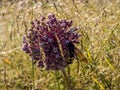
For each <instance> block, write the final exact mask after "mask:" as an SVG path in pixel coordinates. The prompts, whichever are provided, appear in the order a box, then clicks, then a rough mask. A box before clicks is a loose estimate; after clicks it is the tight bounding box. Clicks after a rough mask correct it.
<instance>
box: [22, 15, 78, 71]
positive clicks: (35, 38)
mask: <svg viewBox="0 0 120 90" xmlns="http://www.w3.org/2000/svg"><path fill="white" fill-rule="evenodd" d="M71 26H72V21H68V20H59V19H57V18H56V17H55V15H54V14H50V15H48V20H46V19H45V17H42V18H41V20H35V21H33V22H31V29H30V30H29V32H28V34H27V35H26V36H24V37H23V50H24V51H25V52H26V53H28V54H29V55H30V56H31V58H32V60H34V61H35V62H38V67H42V68H43V67H45V68H46V70H61V69H63V68H65V67H66V66H67V65H68V64H67V62H66V59H67V58H68V57H70V56H69V54H68V53H69V52H68V47H67V45H66V43H68V42H71V43H72V44H77V43H79V40H78V38H79V36H80V35H79V34H77V33H76V30H77V28H76V27H73V28H71Z"/></svg>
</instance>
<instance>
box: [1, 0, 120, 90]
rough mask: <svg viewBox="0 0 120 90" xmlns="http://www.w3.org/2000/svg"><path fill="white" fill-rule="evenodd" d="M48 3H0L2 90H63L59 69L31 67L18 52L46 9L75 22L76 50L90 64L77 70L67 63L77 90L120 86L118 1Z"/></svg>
mask: <svg viewBox="0 0 120 90" xmlns="http://www.w3.org/2000/svg"><path fill="white" fill-rule="evenodd" d="M48 1H49V2H47V0H8V1H7V0H2V1H0V90H33V89H35V90H66V89H65V88H66V85H65V81H64V78H63V76H62V74H61V72H60V71H57V72H54V71H45V70H43V69H40V68H38V67H37V66H36V65H34V67H32V64H31V63H32V62H31V59H30V58H29V56H28V55H26V53H24V52H23V51H22V50H21V48H22V36H23V34H25V33H26V32H27V31H28V30H29V28H30V22H31V21H32V20H34V19H36V18H37V19H39V18H40V17H41V16H47V15H48V14H49V13H54V14H55V15H56V16H57V17H58V18H60V19H63V18H66V19H69V20H73V23H74V26H77V27H78V28H79V33H80V34H81V35H82V36H81V38H80V42H81V43H80V44H79V45H78V48H80V49H81V50H82V52H83V53H84V55H85V56H86V58H87V59H88V61H89V63H87V64H82V63H80V66H79V68H80V70H79V73H78V72H77V68H78V66H77V62H76V61H75V62H74V63H73V64H72V65H70V71H71V74H70V75H71V83H72V85H73V86H74V87H75V88H76V89H75V90H120V0H48ZM66 71H67V69H66ZM33 72H34V73H33ZM32 88H33V89H32Z"/></svg>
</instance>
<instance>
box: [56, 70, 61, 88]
mask: <svg viewBox="0 0 120 90" xmlns="http://www.w3.org/2000/svg"><path fill="white" fill-rule="evenodd" d="M55 75H56V80H57V85H58V88H59V90H60V84H59V80H58V75H59V72H55Z"/></svg>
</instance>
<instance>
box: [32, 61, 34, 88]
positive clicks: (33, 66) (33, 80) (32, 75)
mask: <svg viewBox="0 0 120 90" xmlns="http://www.w3.org/2000/svg"><path fill="white" fill-rule="evenodd" d="M32 83H33V86H32V89H33V90H34V86H35V83H34V63H33V60H32Z"/></svg>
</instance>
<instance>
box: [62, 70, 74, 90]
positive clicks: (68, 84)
mask: <svg viewBox="0 0 120 90" xmlns="http://www.w3.org/2000/svg"><path fill="white" fill-rule="evenodd" d="M62 73H63V75H64V78H65V81H66V83H67V88H68V90H73V89H72V86H71V84H70V80H69V79H68V77H67V74H66V72H65V70H64V69H62Z"/></svg>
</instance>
